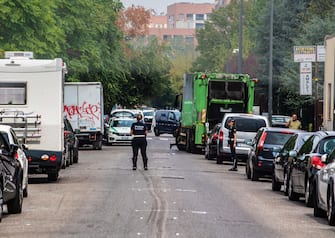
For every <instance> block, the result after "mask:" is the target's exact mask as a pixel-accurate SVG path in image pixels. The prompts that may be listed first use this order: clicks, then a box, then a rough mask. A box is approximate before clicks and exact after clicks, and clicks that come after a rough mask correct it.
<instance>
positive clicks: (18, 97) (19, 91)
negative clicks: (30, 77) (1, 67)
mask: <svg viewBox="0 0 335 238" xmlns="http://www.w3.org/2000/svg"><path fill="white" fill-rule="evenodd" d="M0 104H1V105H25V104H27V83H25V82H16V83H15V82H14V83H9V82H8V83H5V82H4V83H0Z"/></svg>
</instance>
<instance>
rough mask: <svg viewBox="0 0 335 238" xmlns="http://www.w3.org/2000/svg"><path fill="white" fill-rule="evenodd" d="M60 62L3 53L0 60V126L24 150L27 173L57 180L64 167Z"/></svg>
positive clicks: (59, 60)
mask: <svg viewBox="0 0 335 238" xmlns="http://www.w3.org/2000/svg"><path fill="white" fill-rule="evenodd" d="M65 73H66V67H65V64H64V62H63V61H62V59H60V58H56V59H33V53H32V52H6V55H5V59H0V123H1V124H9V125H11V126H12V127H13V128H14V130H15V132H16V134H17V136H18V137H19V138H20V139H21V140H22V142H23V143H24V144H26V145H27V146H28V150H26V151H25V153H26V155H27V158H28V162H29V173H39V174H47V175H48V179H49V181H56V180H57V179H58V175H59V170H60V169H61V168H62V167H63V166H64V156H65V155H64V122H63V84H64V77H65Z"/></svg>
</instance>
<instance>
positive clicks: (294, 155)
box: [288, 150, 298, 157]
mask: <svg viewBox="0 0 335 238" xmlns="http://www.w3.org/2000/svg"><path fill="white" fill-rule="evenodd" d="M288 155H289V156H290V157H297V155H298V153H297V151H295V150H291V151H290V152H288Z"/></svg>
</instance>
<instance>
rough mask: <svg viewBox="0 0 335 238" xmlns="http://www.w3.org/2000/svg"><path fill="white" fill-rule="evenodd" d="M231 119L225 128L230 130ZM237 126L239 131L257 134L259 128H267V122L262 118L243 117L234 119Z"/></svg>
mask: <svg viewBox="0 0 335 238" xmlns="http://www.w3.org/2000/svg"><path fill="white" fill-rule="evenodd" d="M230 119H231V118H227V120H226V123H225V128H227V129H228V121H229V120H230ZM234 120H235V126H236V130H237V131H244V132H257V131H258V129H259V128H261V127H266V122H265V120H263V119H260V118H244V117H243V118H242V117H234Z"/></svg>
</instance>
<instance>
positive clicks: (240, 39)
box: [237, 0, 243, 74]
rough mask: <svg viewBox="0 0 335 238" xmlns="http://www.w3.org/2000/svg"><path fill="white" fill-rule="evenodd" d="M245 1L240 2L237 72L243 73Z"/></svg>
mask: <svg viewBox="0 0 335 238" xmlns="http://www.w3.org/2000/svg"><path fill="white" fill-rule="evenodd" d="M242 37H243V0H240V26H239V36H238V39H239V43H238V69H237V72H238V73H239V74H240V73H242V53H243V52H242V44H243V41H242V40H243V39H242Z"/></svg>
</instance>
